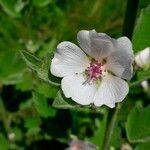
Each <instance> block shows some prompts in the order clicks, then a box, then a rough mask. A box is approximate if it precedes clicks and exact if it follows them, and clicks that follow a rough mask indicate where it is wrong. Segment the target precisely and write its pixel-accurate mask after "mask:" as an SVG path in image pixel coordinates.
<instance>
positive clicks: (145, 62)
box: [135, 47, 150, 69]
mask: <svg viewBox="0 0 150 150" xmlns="http://www.w3.org/2000/svg"><path fill="white" fill-rule="evenodd" d="M135 63H136V65H137V66H139V67H140V68H143V69H144V68H147V67H150V47H147V48H145V49H144V50H142V51H141V52H139V53H138V54H137V55H136V56H135Z"/></svg>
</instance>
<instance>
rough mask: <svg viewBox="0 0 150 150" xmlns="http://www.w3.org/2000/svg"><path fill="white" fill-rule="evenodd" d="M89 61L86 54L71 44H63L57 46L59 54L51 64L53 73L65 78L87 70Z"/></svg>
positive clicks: (56, 54) (57, 53)
mask: <svg viewBox="0 0 150 150" xmlns="http://www.w3.org/2000/svg"><path fill="white" fill-rule="evenodd" d="M88 64H89V60H88V58H87V56H86V54H85V53H84V52H83V51H82V50H81V49H80V48H79V47H78V46H76V45H75V44H73V43H71V42H67V41H66V42H62V43H60V44H59V45H58V46H57V52H56V53H55V55H54V58H53V59H52V63H51V73H52V74H53V75H55V76H58V77H64V76H67V75H70V74H73V73H80V72H83V71H84V70H85V68H87V66H88Z"/></svg>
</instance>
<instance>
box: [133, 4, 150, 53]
mask: <svg viewBox="0 0 150 150" xmlns="http://www.w3.org/2000/svg"><path fill="white" fill-rule="evenodd" d="M132 41H133V47H134V50H135V51H136V52H138V51H140V50H142V49H144V48H146V47H148V46H150V6H148V7H147V8H145V9H142V11H141V14H140V17H139V19H138V21H137V25H136V27H135V30H134V34H133V39H132Z"/></svg>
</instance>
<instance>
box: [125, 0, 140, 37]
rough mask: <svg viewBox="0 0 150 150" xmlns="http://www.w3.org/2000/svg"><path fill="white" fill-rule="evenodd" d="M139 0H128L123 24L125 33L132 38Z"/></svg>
mask: <svg viewBox="0 0 150 150" xmlns="http://www.w3.org/2000/svg"><path fill="white" fill-rule="evenodd" d="M138 4H139V0H128V1H127V7H126V13H125V18H124V25H123V35H124V36H127V37H128V38H129V39H132V34H133V29H134V24H135V20H136V14H137V10H138Z"/></svg>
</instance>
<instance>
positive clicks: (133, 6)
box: [102, 0, 139, 150]
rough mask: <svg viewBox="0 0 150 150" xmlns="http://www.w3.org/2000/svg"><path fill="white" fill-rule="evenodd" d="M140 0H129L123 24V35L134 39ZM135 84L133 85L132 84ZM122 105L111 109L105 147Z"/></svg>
mask: <svg viewBox="0 0 150 150" xmlns="http://www.w3.org/2000/svg"><path fill="white" fill-rule="evenodd" d="M138 3H139V0H128V1H127V7H126V14H125V19H124V26H123V35H124V36H127V37H128V38H129V39H132V34H133V29H134V24H135V20H136V14H137V10H138ZM132 86H133V85H132ZM121 106H122V103H120V104H118V105H117V107H116V108H115V109H112V110H109V114H108V118H107V120H108V121H107V126H106V127H107V128H106V130H105V131H106V133H105V137H104V142H103V149H102V150H108V149H109V146H110V141H111V138H112V134H113V132H114V127H115V123H116V121H117V115H118V112H119V110H120V108H121Z"/></svg>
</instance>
